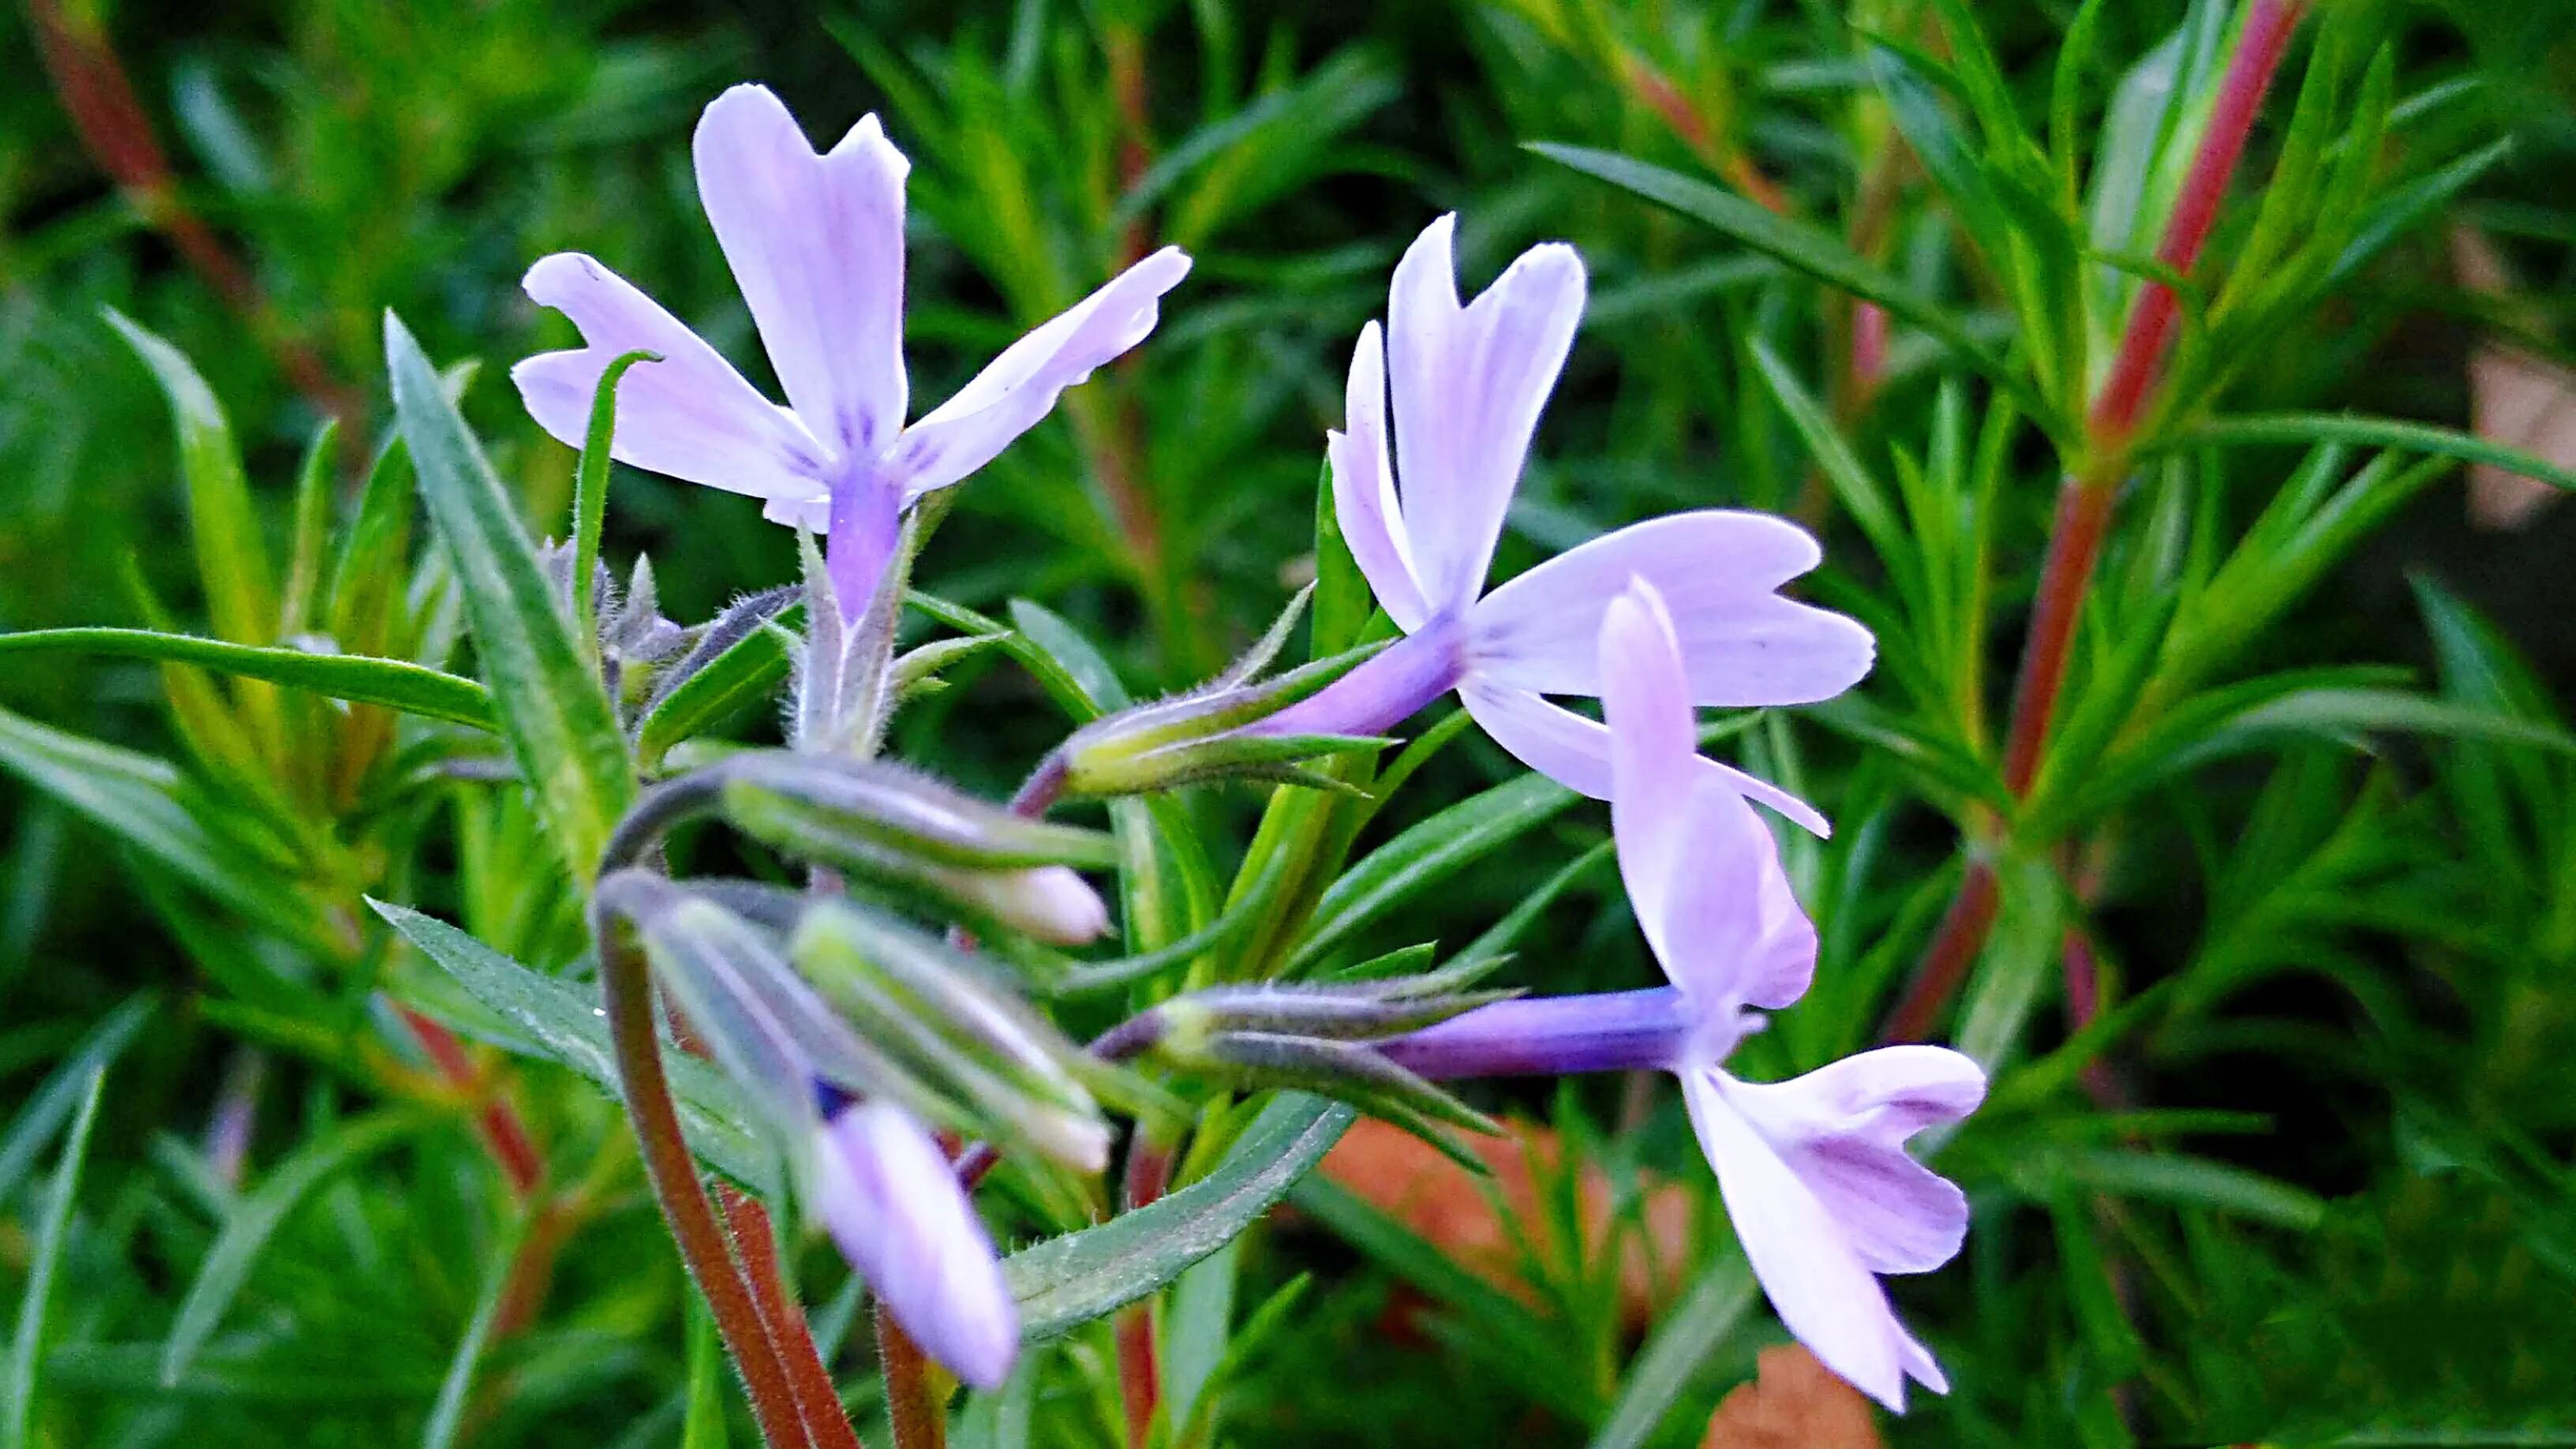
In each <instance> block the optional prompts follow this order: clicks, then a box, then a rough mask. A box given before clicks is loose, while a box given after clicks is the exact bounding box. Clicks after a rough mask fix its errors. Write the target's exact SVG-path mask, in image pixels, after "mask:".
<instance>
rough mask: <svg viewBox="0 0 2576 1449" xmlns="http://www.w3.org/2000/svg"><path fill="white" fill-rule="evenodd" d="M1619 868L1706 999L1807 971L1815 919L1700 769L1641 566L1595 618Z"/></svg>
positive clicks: (1736, 808) (1707, 1005) (1677, 664)
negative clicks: (1598, 630) (1636, 577)
mask: <svg viewBox="0 0 2576 1449" xmlns="http://www.w3.org/2000/svg"><path fill="white" fill-rule="evenodd" d="M1600 655H1601V674H1602V696H1601V708H1602V714H1603V717H1604V719H1605V720H1606V721H1607V722H1608V727H1609V732H1610V784H1611V792H1610V820H1611V828H1612V831H1613V833H1614V834H1615V835H1616V837H1617V839H1618V842H1619V873H1620V876H1621V878H1622V879H1623V880H1624V881H1625V882H1626V883H1627V887H1628V899H1629V901H1630V902H1631V903H1632V904H1634V905H1635V907H1636V911H1637V923H1638V925H1639V926H1640V927H1641V928H1643V929H1644V931H1645V933H1646V940H1647V943H1648V944H1649V945H1651V946H1652V947H1653V948H1654V952H1655V958H1656V959H1657V960H1658V961H1659V962H1661V963H1662V965H1663V968H1664V974H1665V975H1666V976H1667V977H1669V978H1670V979H1671V980H1672V983H1673V984H1674V985H1676V986H1679V987H1682V988H1683V989H1684V990H1686V991H1688V992H1689V993H1691V995H1692V996H1693V997H1694V998H1695V999H1696V1000H1697V1001H1698V1002H1699V1003H1700V1004H1701V1006H1702V1007H1703V1008H1704V1009H1706V1010H1709V1011H1711V1012H1715V1013H1719V1014H1721V1015H1725V1016H1728V1017H1730V1018H1731V1016H1732V1013H1733V1012H1734V1010H1735V1009H1736V1008H1737V1007H1738V1006H1742V1005H1745V1004H1750V1005H1754V1006H1760V1007H1766V1008H1775V1009H1776V1008H1778V1007H1783V1006H1787V1005H1788V1004H1790V1003H1791V1002H1793V1001H1796V1000H1797V999H1798V998H1799V997H1801V996H1803V995H1805V994H1806V991H1807V984H1808V982H1809V981H1811V980H1812V979H1813V978H1814V976H1815V967H1816V928H1815V926H1814V924H1813V923H1811V922H1810V921H1809V920H1808V919H1807V915H1806V912H1804V911H1802V910H1800V909H1799V908H1798V901H1797V897H1796V896H1795V895H1793V894H1792V893H1791V892H1790V889H1789V877H1788V874H1787V872H1785V871H1784V870H1782V869H1781V865H1780V848H1779V844H1778V842H1776V841H1774V840H1773V839H1772V838H1771V831H1770V829H1769V828H1768V827H1767V826H1765V825H1764V824H1763V823H1762V821H1761V819H1760V818H1759V817H1757V816H1756V815H1755V814H1754V813H1753V807H1751V806H1750V805H1747V804H1746V803H1745V802H1744V798H1743V796H1742V795H1740V794H1739V793H1738V792H1737V791H1736V789H1735V788H1734V786H1733V783H1732V782H1731V781H1728V780H1726V779H1724V778H1722V777H1718V776H1714V775H1712V774H1711V773H1710V772H1709V771H1707V770H1706V769H1704V768H1703V766H1704V765H1705V763H1706V762H1705V761H1703V760H1702V759H1701V758H1700V756H1699V748H1698V747H1699V731H1698V728H1697V723H1696V721H1695V719H1694V717H1693V715H1692V713H1691V704H1690V694H1689V681H1688V680H1687V679H1686V678H1685V677H1684V675H1683V672H1682V656H1681V647H1680V645H1679V643H1678V642H1677V641H1676V640H1675V639H1674V637H1673V625H1672V620H1671V618H1670V617H1669V616H1668V615H1666V613H1665V612H1664V607H1663V600H1662V598H1661V597H1660V596H1659V595H1657V593H1656V592H1655V589H1654V586H1653V585H1651V584H1649V583H1647V582H1645V581H1644V580H1643V579H1639V580H1636V581H1634V582H1633V583H1631V584H1630V585H1629V588H1628V591H1627V592H1626V593H1624V594H1621V595H1620V596H1618V597H1617V598H1615V599H1613V600H1611V602H1610V605H1609V608H1608V610H1607V611H1606V612H1605V614H1604V615H1603V618H1602V624H1601V642H1600Z"/></svg>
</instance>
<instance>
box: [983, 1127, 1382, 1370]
mask: <svg viewBox="0 0 2576 1449" xmlns="http://www.w3.org/2000/svg"><path fill="white" fill-rule="evenodd" d="M1351 1117H1352V1113H1351V1109H1350V1108H1348V1107H1343V1106H1339V1105H1336V1104H1334V1103H1331V1102H1327V1101H1324V1100H1323V1099H1321V1098H1319V1097H1310V1096H1306V1095H1304V1094H1302V1093H1296V1092H1289V1093H1283V1094H1281V1095H1280V1096H1278V1097H1276V1098H1274V1099H1273V1100H1272V1101H1271V1102H1270V1104H1269V1105H1268V1106H1266V1107H1264V1108H1262V1109H1261V1114H1260V1115H1259V1116H1258V1117H1256V1118H1254V1119H1253V1122H1252V1125H1251V1126H1250V1127H1248V1128H1246V1129H1245V1130H1244V1133H1243V1136H1242V1137H1240V1138H1238V1139H1237V1140H1236V1141H1235V1144H1234V1146H1233V1147H1231V1148H1230V1149H1228V1150H1227V1152H1226V1155H1225V1157H1224V1159H1223V1160H1222V1161H1220V1162H1219V1163H1218V1164H1217V1166H1216V1169H1215V1170H1214V1171H1212V1172H1210V1173H1209V1174H1208V1175H1207V1176H1205V1177H1203V1178H1200V1179H1199V1180H1198V1181H1196V1182H1193V1183H1191V1184H1189V1185H1188V1186H1187V1187H1184V1188H1181V1189H1180V1190H1178V1191H1176V1192H1173V1193H1171V1194H1169V1195H1168V1196H1166V1197H1163V1198H1161V1199H1158V1200H1157V1201H1155V1202H1153V1203H1152V1204H1149V1205H1148V1206H1145V1207H1141V1208H1138V1209H1136V1210H1135V1211H1134V1212H1130V1213H1122V1214H1121V1215H1119V1216H1117V1217H1114V1218H1111V1219H1110V1220H1109V1221H1107V1222H1105V1223H1102V1224H1101V1225H1100V1226H1098V1227H1096V1228H1085V1229H1083V1230H1082V1231H1080V1232H1076V1233H1067V1234H1066V1235H1064V1236H1063V1237H1060V1238H1050V1239H1048V1240H1047V1241H1046V1242H1043V1243H1039V1244H1037V1245H1036V1246H1034V1247H1030V1248H1023V1249H1021V1250H1020V1251H1019V1252H1016V1253H1013V1254H1012V1255H1011V1256H1010V1257H1008V1258H1005V1259H1003V1260H1002V1273H1003V1276H1004V1278H1005V1279H1007V1280H1008V1281H1009V1283H1010V1285H1011V1294H1012V1296H1013V1297H1015V1298H1017V1299H1018V1300H1019V1304H1020V1337H1021V1339H1022V1341H1024V1342H1027V1343H1043V1342H1045V1341H1047V1340H1048V1339H1051V1338H1055V1337H1058V1336H1060V1335H1062V1334H1064V1333H1066V1332H1069V1331H1070V1330H1072V1329H1074V1328H1077V1327H1079V1326H1081V1325H1082V1324H1085V1323H1088V1322H1090V1321H1091V1320H1093V1319H1095V1318H1099V1317H1101V1316H1102V1315H1104V1314H1107V1313H1109V1312H1111V1311H1113V1310H1115V1309H1118V1308H1123V1307H1125V1306H1126V1305H1127V1304H1130V1303H1133V1302H1135V1301H1136V1300H1137V1299H1139V1298H1142V1297H1144V1296H1145V1295H1146V1294H1148V1293H1151V1292H1153V1291H1154V1290H1156V1289H1158V1288H1161V1287H1162V1286H1163V1285H1164V1284H1166V1283H1169V1282H1171V1281H1172V1280H1173V1279H1175V1278H1177V1277H1179V1276H1180V1275H1181V1271H1182V1270H1183V1269H1185V1268H1187V1267H1189V1266H1190V1265H1191V1264H1193V1263H1195V1262H1197V1261H1199V1260H1200V1259H1201V1258H1204V1257H1206V1256H1207V1255H1208V1254H1210V1253H1213V1252H1215V1251H1216V1250H1217V1249H1218V1248H1221V1247H1223V1246H1225V1244H1227V1243H1228V1242H1230V1241H1232V1240H1233V1239H1234V1237H1235V1235H1236V1234H1238V1233H1241V1232H1242V1231H1243V1230H1244V1229H1246V1228H1248V1227H1250V1226H1252V1224H1253V1222H1254V1221H1255V1220H1256V1219H1258V1218H1259V1217H1260V1216H1261V1215H1262V1214H1263V1213H1265V1212H1267V1211H1269V1209H1270V1206H1271V1205H1272V1204H1273V1203H1276V1202H1277V1201H1279V1199H1280V1198H1282V1197H1284V1196H1286V1195H1287V1193H1288V1189H1290V1188H1291V1187H1294V1186H1295V1185H1296V1184H1297V1181H1298V1179H1300V1178H1302V1177H1304V1176H1305V1175H1306V1173H1307V1172H1308V1171H1309V1170H1311V1169H1312V1168H1313V1167H1314V1165H1315V1164H1316V1163H1318V1162H1321V1161H1322V1160H1323V1158H1324V1154H1325V1153H1326V1152H1327V1151H1329V1150H1330V1149H1331V1148H1332V1145H1333V1144H1334V1143H1335V1142H1337V1141H1339V1140H1341V1135H1342V1131H1343V1129H1344V1128H1346V1127H1348V1126H1349V1125H1350V1123H1351Z"/></svg>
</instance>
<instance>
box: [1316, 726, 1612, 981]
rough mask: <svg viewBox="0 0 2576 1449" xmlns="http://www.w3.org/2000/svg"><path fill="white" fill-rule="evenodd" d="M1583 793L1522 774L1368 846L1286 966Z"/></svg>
mask: <svg viewBox="0 0 2576 1449" xmlns="http://www.w3.org/2000/svg"><path fill="white" fill-rule="evenodd" d="M1580 798H1582V797H1581V796H1578V795H1576V794H1575V793H1574V792H1573V791H1571V790H1568V789H1567V788H1565V787H1564V786H1563V785H1560V784H1558V783H1556V782H1555V781H1554V780H1551V779H1549V778H1547V777H1546V776H1545V775H1523V776H1521V777H1519V778H1518V779H1515V780H1511V781H1508V782H1506V783H1504V784H1500V785H1497V786H1495V787H1494V788H1492V789H1490V790H1487V791H1485V792H1484V793H1482V794H1480V795H1476V796H1472V797H1470V798H1469V799H1466V800H1463V801H1461V802H1459V803H1458V804H1456V805H1452V806H1450V807H1449V808H1448V809H1446V810H1443V811H1441V812H1440V813H1439V814H1437V815H1434V816H1432V817H1431V818H1430V819H1428V820H1425V821H1423V822H1422V823H1421V824H1419V825H1416V826H1414V827H1413V828H1412V829H1410V830H1407V831H1405V832H1404V833H1403V834H1401V835H1398V836H1397V837H1395V838H1394V839H1393V840H1390V841H1388V842H1387V843H1386V844H1384V845H1381V846H1379V847H1378V848H1377V849H1376V850H1374V851H1371V852H1370V853H1369V854H1368V856H1367V857H1366V858H1364V859H1362V860H1361V861H1360V862H1359V863H1358V864H1357V865H1354V866H1352V867H1351V868H1350V870H1349V871H1348V872H1347V873H1346V874H1344V875H1343V876H1342V878H1341V879H1339V880H1337V881H1335V882H1333V884H1332V885H1331V886H1330V887H1328V888H1327V889H1326V890H1325V891H1324V895H1323V899H1322V900H1320V901H1319V902H1317V903H1316V906H1315V914H1314V917H1313V920H1312V923H1311V924H1310V925H1309V926H1308V928H1307V932H1306V939H1305V940H1304V941H1303V942H1302V943H1300V944H1299V946H1298V948H1297V951H1296V953H1295V954H1294V955H1292V956H1291V957H1290V958H1289V960H1288V966H1287V968H1286V969H1287V971H1288V972H1292V973H1293V972H1295V971H1297V970H1298V969H1300V968H1302V967H1305V966H1309V965H1312V964H1313V963H1314V962H1315V961H1316V960H1318V959H1319V958H1321V957H1322V956H1323V955H1324V953H1325V952H1327V951H1330V950H1331V949H1332V948H1333V947H1335V946H1337V945H1340V944H1341V943H1342V942H1343V941H1344V940H1346V939H1348V938H1349V937H1350V936H1351V934H1352V933H1354V932H1356V931H1358V930H1360V929H1361V928H1362V927H1364V926H1366V925H1368V924H1369V923H1370V922H1372V921H1375V920H1376V919H1378V918H1379V917H1380V916H1383V915H1385V914H1386V913H1387V912H1389V911H1391V910H1393V909H1395V908H1396V907H1397V906H1400V905H1403V904H1404V903H1405V902H1407V901H1409V900H1412V899H1413V898H1414V897H1416V896H1419V895H1421V894H1422V893H1423V892H1424V891H1427V890H1429V889H1431V888H1432V887H1433V886H1436V885H1438V884H1440V882H1442V881H1444V880H1447V879H1448V878H1449V877H1451V876H1453V875H1455V874H1457V873H1458V872H1459V871H1461V870H1463V869H1465V868H1466V867H1467V866H1469V865H1472V864H1474V863H1475V862H1476V861H1477V860H1479V859H1482V858H1483V857H1484V856H1485V855H1487V854H1488V853H1490V852H1492V851H1493V850H1495V849H1497V848H1499V847H1501V846H1503V845H1505V844H1507V843H1508V842H1510V841H1512V840H1514V839H1516V838H1517V837H1519V836H1520V835H1521V834H1523V833H1524V832H1526V831H1529V830H1531V829H1533V828H1535V827H1537V826H1539V825H1542V824H1545V823H1546V822H1547V821H1549V820H1551V819H1554V818H1555V817H1556V816H1557V815H1559V814H1561V813H1562V812H1563V811H1564V810H1565V809H1566V807H1568V806H1570V805H1572V804H1573V803H1574V802H1575V801H1576V800H1578V799H1580Z"/></svg>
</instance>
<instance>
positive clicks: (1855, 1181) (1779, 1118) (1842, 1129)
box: [1728, 1046, 1986, 1273]
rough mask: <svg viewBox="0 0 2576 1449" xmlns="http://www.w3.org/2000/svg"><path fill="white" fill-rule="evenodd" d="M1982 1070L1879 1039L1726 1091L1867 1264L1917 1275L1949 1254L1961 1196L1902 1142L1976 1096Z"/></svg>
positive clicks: (1959, 1228) (1980, 1092)
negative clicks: (1775, 1078) (1799, 1070)
mask: <svg viewBox="0 0 2576 1449" xmlns="http://www.w3.org/2000/svg"><path fill="white" fill-rule="evenodd" d="M1985 1091H1986V1077H1985V1073H1984V1072H1983V1071H1982V1070H1980V1069H1979V1068H1978V1066H1977V1064H1976V1062H1974V1061H1973V1060H1971V1059H1970V1058H1968V1057H1966V1056H1963V1055H1961V1054H1960V1053H1958V1052H1954V1051H1951V1050H1949V1049H1948V1048H1946V1047H1935V1046H1898V1047H1882V1048H1880V1049H1878V1050H1876V1051H1867V1052H1862V1053H1859V1054H1858V1055H1856V1056H1849V1057H1845V1058H1843V1059H1842V1060H1841V1061H1838V1062H1834V1063H1832V1064H1830V1065H1828V1066H1824V1067H1820V1068H1818V1069H1817V1070H1815V1071H1812V1072H1809V1073H1807V1074H1806V1075H1805V1076H1803V1077H1794V1078H1791V1079H1790V1080H1788V1081H1785V1082H1772V1083H1761V1084H1754V1083H1741V1082H1739V1083H1736V1084H1734V1085H1732V1086H1731V1087H1729V1088H1728V1095H1729V1098H1730V1100H1732V1101H1733V1102H1734V1103H1735V1104H1736V1106H1737V1107H1738V1109H1740V1110H1741V1111H1742V1112H1743V1113H1744V1115H1745V1116H1746V1117H1747V1118H1749V1119H1750V1120H1751V1121H1752V1122H1753V1124H1754V1126H1755V1127H1756V1128H1757V1129H1759V1130H1760V1131H1761V1133H1762V1135H1763V1137H1764V1138H1766V1139H1768V1140H1769V1141H1770V1143H1771V1144H1772V1146H1773V1147H1774V1149H1776V1150H1777V1151H1778V1152H1779V1153H1780V1155H1781V1156H1782V1157H1783V1158H1784V1159H1785V1160H1786V1161H1787V1162H1788V1163H1789V1165H1790V1167H1791V1168H1793V1169H1794V1170H1795V1171H1796V1172H1797V1174H1798V1176H1799V1177H1800V1178H1801V1179H1803V1180H1804V1181H1805V1182H1806V1184H1807V1186H1808V1188H1809V1189H1810V1190H1811V1191H1813V1192H1814V1193H1815V1194H1816V1196H1817V1198H1818V1199H1819V1200H1820V1201H1822V1202H1823V1203H1824V1205H1825V1208H1826V1210H1827V1211H1829V1212H1831V1213H1832V1214H1833V1215H1834V1220H1835V1221H1836V1222H1837V1223H1839V1224H1841V1225H1842V1228H1843V1232H1844V1235H1845V1236H1846V1237H1847V1238H1848V1239H1849V1240H1850V1242H1851V1244H1852V1247H1853V1249H1854V1250H1855V1251H1856V1252H1858V1253H1859V1254H1860V1256H1861V1260H1862V1261H1863V1262H1865V1263H1867V1264H1868V1265H1869V1267H1870V1271H1872V1272H1876V1273H1928V1272H1930V1271H1931V1270H1932V1269H1934V1268H1938V1267H1940V1266H1941V1265H1942V1264H1944V1263H1946V1262H1948V1261H1950V1259H1951V1258H1953V1257H1955V1256H1957V1254H1958V1251H1959V1244H1960V1243H1961V1241H1962V1240H1964V1239H1965V1237H1966V1235H1967V1231H1968V1200H1967V1197H1966V1196H1965V1195H1964V1194H1962V1193H1961V1192H1960V1191H1959V1189H1958V1188H1957V1187H1956V1186H1954V1185H1953V1184H1952V1183H1951V1182H1950V1181H1949V1179H1947V1178H1944V1177H1942V1176H1940V1175H1939V1174H1938V1173H1935V1172H1933V1171H1932V1170H1931V1169H1930V1168H1928V1167H1925V1166H1924V1165H1923V1164H1921V1163H1919V1162H1916V1161H1915V1160H1914V1159H1913V1158H1911V1157H1908V1156H1906V1155H1905V1147H1904V1143H1905V1139H1906V1138H1908V1137H1911V1136H1913V1135H1914V1134H1915V1133H1917V1132H1920V1131H1922V1130H1924V1129H1925V1128H1927V1127H1932V1126H1935V1125H1938V1124H1941V1123H1946V1122H1956V1121H1958V1120H1959V1119H1961V1118H1963V1117H1965V1116H1967V1115H1968V1114H1969V1113H1970V1112H1972V1111H1974V1110H1976V1106H1977V1103H1978V1102H1980V1101H1982V1100H1984V1097H1985Z"/></svg>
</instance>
